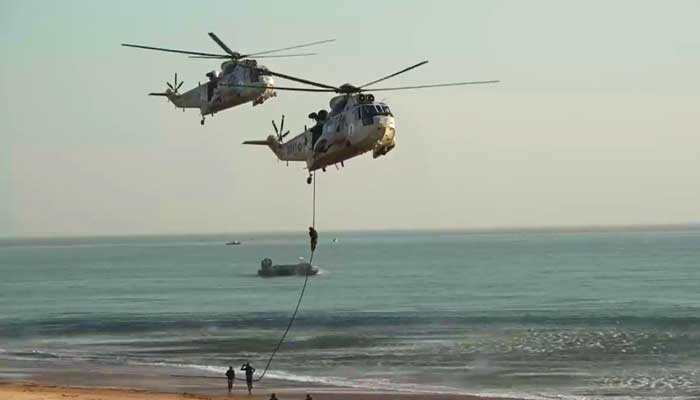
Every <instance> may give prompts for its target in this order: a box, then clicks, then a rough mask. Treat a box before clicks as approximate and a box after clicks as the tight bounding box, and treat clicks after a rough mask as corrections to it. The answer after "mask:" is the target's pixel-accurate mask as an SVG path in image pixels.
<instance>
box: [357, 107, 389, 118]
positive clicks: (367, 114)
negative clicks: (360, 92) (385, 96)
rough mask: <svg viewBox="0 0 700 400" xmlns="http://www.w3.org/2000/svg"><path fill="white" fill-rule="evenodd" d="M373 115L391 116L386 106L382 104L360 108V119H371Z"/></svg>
mask: <svg viewBox="0 0 700 400" xmlns="http://www.w3.org/2000/svg"><path fill="white" fill-rule="evenodd" d="M375 115H392V114H391V110H389V107H388V106H385V105H383V104H365V105H364V106H362V118H371V117H374V116H375Z"/></svg>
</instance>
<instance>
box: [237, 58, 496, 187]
mask: <svg viewBox="0 0 700 400" xmlns="http://www.w3.org/2000/svg"><path fill="white" fill-rule="evenodd" d="M427 63H428V61H427V60H426V61H422V62H419V63H418V64H415V65H412V66H410V67H408V68H404V69H402V70H401V71H398V72H395V73H393V74H391V75H387V76H385V77H383V78H380V79H376V80H374V81H371V82H369V83H366V84H364V85H361V86H354V85H352V84H349V83H346V84H343V85H340V86H333V85H328V84H324V83H318V82H314V81H310V80H307V79H301V78H296V77H293V76H289V75H284V74H280V73H277V72H273V71H268V73H269V74H270V75H272V76H277V77H280V78H283V79H288V80H292V81H296V82H299V83H303V84H306V85H310V86H315V88H303V87H284V86H273V87H272V89H274V90H290V91H299V92H329V93H337V94H338V95H337V96H335V97H333V98H332V99H331V100H330V112H328V111H326V110H325V109H322V110H319V111H318V112H312V113H311V114H309V115H308V117H309V118H310V119H312V120H313V121H314V122H315V124H314V126H312V127H311V128H307V127H304V131H303V132H302V133H300V134H298V135H296V136H294V137H293V138H292V139H290V140H289V141H288V142H286V143H285V142H284V138H285V137H286V136H287V135H288V134H289V131H286V132H284V116H282V121H281V124H280V128H279V129H278V127H277V124H276V123H275V121H272V126H273V128H274V130H275V134H274V135H269V136H268V137H267V139H266V140H247V141H244V142H243V144H248V145H264V146H268V147H269V148H270V149H271V150H272V152H273V153H275V155H276V156H277V158H279V159H280V160H282V161H286V162H287V163H289V161H302V162H306V167H307V169H308V171H309V176H308V178H307V179H306V183H309V184H310V183H311V181H312V175H311V172H313V171H315V170H317V169H321V170H323V171H324V172H325V171H326V167H327V166H329V165H336V167H337V164H340V165H341V166H342V167H344V166H345V164H344V161H346V160H348V159H350V158H353V157H356V156H359V155H361V154H364V153H367V152H369V151H371V152H372V157H373V158H375V159H376V158H378V157H381V156H383V155H386V154H387V153H388V152H389V151H391V150H392V149H393V148H394V147H396V141H395V136H396V121H395V117H394V114H393V113H392V111H391V109H390V108H389V106H388V105H387V104H386V103H385V102H382V101H375V97H374V95H373V94H371V93H366V92H367V91H368V90H372V91H373V92H379V91H392V90H408V89H425V88H434V87H445V86H462V85H476V84H489V83H497V82H499V81H497V80H491V81H472V82H455V83H441V84H435V85H418V86H399V87H387V88H376V89H368V87H369V86H372V85H374V84H376V83H379V82H382V81H384V80H387V79H389V78H393V77H395V76H397V75H400V74H403V73H404V72H407V71H410V70H412V69H414V68H418V67H420V66H422V65H425V64H427Z"/></svg>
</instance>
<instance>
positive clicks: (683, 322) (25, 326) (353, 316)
mask: <svg viewBox="0 0 700 400" xmlns="http://www.w3.org/2000/svg"><path fill="white" fill-rule="evenodd" d="M288 322H289V314H287V313H282V312H267V313H238V314H230V315H222V314H210V315H206V314H205V315H202V314H192V315H183V314H172V315H170V314H166V315H138V314H137V315H133V314H107V315H86V316H84V317H82V316H76V317H55V318H47V319H32V320H22V321H16V320H0V337H12V338H16V337H31V336H44V335H74V334H120V333H149V332H164V331H165V332H167V331H175V332H180V331H183V330H200V331H201V330H206V329H232V330H239V329H251V328H255V329H280V328H284V327H285V326H286V324H287V323H288ZM296 325H297V326H301V327H303V328H304V329H307V330H313V329H317V328H322V329H325V330H333V329H353V328H365V329H371V328H386V329H392V328H394V329H404V328H405V327H419V326H424V327H426V329H431V330H438V331H439V330H449V329H456V328H478V327H489V326H495V327H508V326H520V327H529V326H550V327H576V326H589V327H597V326H619V327H627V328H630V327H637V328H663V329H687V330H697V329H698V328H700V317H699V316H697V313H695V314H692V315H680V316H659V315H654V316H637V315H617V316H614V315H611V316H577V315H557V316H554V315H535V314H525V315H502V316H498V315H496V316H462V315H458V314H454V313H430V314H429V315H426V314H425V313H405V312H401V313H372V312H368V313H313V314H311V313H309V314H308V315H299V316H298V317H297V320H296Z"/></svg>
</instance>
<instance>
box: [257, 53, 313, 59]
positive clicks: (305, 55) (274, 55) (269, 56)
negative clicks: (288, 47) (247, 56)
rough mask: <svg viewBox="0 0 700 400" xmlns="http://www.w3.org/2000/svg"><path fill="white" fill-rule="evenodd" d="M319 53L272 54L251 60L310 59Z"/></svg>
mask: <svg viewBox="0 0 700 400" xmlns="http://www.w3.org/2000/svg"><path fill="white" fill-rule="evenodd" d="M316 55H318V53H295V54H271V55H268V56H255V57H251V58H284V57H308V56H316Z"/></svg>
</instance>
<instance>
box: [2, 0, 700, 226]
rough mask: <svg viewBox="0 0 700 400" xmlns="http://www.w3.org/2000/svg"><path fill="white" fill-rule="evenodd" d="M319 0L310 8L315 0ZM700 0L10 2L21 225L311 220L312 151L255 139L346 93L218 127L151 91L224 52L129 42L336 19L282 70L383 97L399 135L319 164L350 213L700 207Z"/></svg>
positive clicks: (9, 104)
mask: <svg viewBox="0 0 700 400" xmlns="http://www.w3.org/2000/svg"><path fill="white" fill-rule="evenodd" d="M300 4H303V5H300ZM698 21H700V2H698V1H653V2H652V1H527V2H525V1H453V2H448V1H444V2H442V1H419V2H409V1H393V2H389V1H387V2H384V1H382V2H379V1H343V2H339V1H338V2H336V1H319V2H310V1H305V2H291V1H284V2H282V1H279V2H266V1H250V2H238V1H237V2H232V1H206V2H165V1H162V2H155V1H153V2H152V1H138V2H136V1H118V2H115V1H110V2H107V1H55V2H50V1H8V0H0V54H2V62H0V95H1V96H2V97H1V100H2V105H1V107H0V139H1V140H0V144H1V146H0V236H44V235H91V234H128V233H185V232H229V231H258V230H264V231H274V230H303V229H304V228H305V226H307V225H308V223H309V220H310V217H311V203H310V200H311V191H310V187H309V186H307V185H306V183H305V178H306V175H305V174H306V172H305V171H304V170H303V169H302V168H303V165H302V164H297V165H290V167H285V166H284V164H282V163H278V162H277V160H276V159H275V158H274V156H273V154H272V153H271V152H269V151H268V150H267V149H264V148H249V147H243V146H241V145H240V142H241V141H242V140H244V139H260V138H264V137H265V136H267V135H268V134H269V133H270V132H271V131H272V127H271V126H270V120H271V119H273V118H275V119H278V118H279V117H280V116H281V114H283V113H284V114H286V116H287V126H289V127H290V128H291V129H292V131H293V132H294V133H297V131H299V130H301V129H303V126H304V124H309V123H310V121H309V120H308V119H306V115H307V114H308V113H309V112H311V111H315V110H318V109H319V108H322V107H327V106H328V100H329V99H330V96H328V95H327V94H315V93H311V94H294V93H289V92H284V93H279V95H278V97H277V98H274V99H271V100H269V101H268V102H267V103H265V104H264V105H262V106H257V107H255V108H253V107H251V105H250V104H246V105H244V106H241V107H238V108H234V109H231V110H228V111H224V112H222V113H220V114H217V115H216V116H215V117H214V118H209V119H208V120H207V124H206V125H205V126H204V127H201V126H200V125H199V113H198V111H196V110H188V111H187V112H185V113H183V112H181V111H178V110H175V109H174V108H173V107H172V105H170V104H168V103H166V102H165V101H164V100H163V99H161V98H153V97H148V96H146V94H147V93H148V92H150V91H156V90H158V91H160V90H162V89H164V85H165V81H166V80H169V79H172V74H173V73H174V72H175V71H177V72H178V73H179V76H180V77H181V78H182V79H183V80H184V81H185V85H184V87H183V88H184V89H189V88H190V87H191V86H192V85H193V84H196V83H197V81H204V80H206V78H205V76H204V74H205V73H206V72H207V71H210V70H213V69H216V68H217V67H218V64H217V63H216V62H211V61H208V60H193V59H189V58H187V57H186V56H181V55H175V54H166V53H157V52H147V51H140V50H136V49H127V48H123V47H120V46H119V44H120V43H122V42H128V43H142V44H150V45H156V46H164V47H174V48H183V49H191V50H201V51H217V52H218V51H219V49H218V48H217V47H216V44H215V43H213V42H212V41H211V40H210V39H209V38H208V37H207V32H209V31H213V32H216V33H217V34H218V35H219V36H220V37H221V38H222V39H223V40H224V41H225V42H226V43H227V44H228V45H229V46H230V47H231V48H233V49H236V50H239V51H241V52H247V51H255V50H265V49H269V48H275V47H282V46H286V45H292V44H296V43H303V42H308V41H314V40H321V39H326V38H336V39H337V42H335V43H332V44H328V45H323V46H319V47H317V48H315V50H316V51H318V52H320V53H321V55H320V56H315V57H307V58H290V59H270V60H266V61H265V62H264V64H265V65H267V66H268V67H269V68H270V69H273V70H277V71H280V72H286V73H289V74H292V75H298V76H302V77H308V78H311V79H314V80H317V81H321V82H328V83H335V84H341V83H343V82H353V83H356V84H359V83H363V82H366V81H370V80H372V79H374V78H377V77H380V76H383V75H386V74H388V73H391V72H394V71H396V70H399V69H401V68H403V67H405V66H408V65H411V64H413V63H416V62H418V61H421V60H424V59H428V60H430V63H429V64H428V65H426V66H424V67H421V68H419V69H417V70H414V71H411V72H410V73H407V74H405V75H402V76H401V77H399V78H396V79H394V80H392V81H390V83H391V84H392V85H399V84H423V83H441V82H449V81H460V80H490V79H500V80H502V83H500V84H497V85H490V86H487V85H484V86H471V87H461V88H460V87H458V88H441V89H433V90H424V91H405V92H393V93H387V94H386V96H385V95H384V94H382V95H381V96H379V97H380V98H384V97H386V100H387V101H388V103H389V104H390V106H391V107H392V109H393V111H394V114H395V116H396V118H397V147H396V148H395V149H394V150H393V151H392V152H391V153H389V154H388V156H386V157H383V158H379V159H377V160H373V159H372V158H371V155H370V154H367V155H365V156H361V157H359V158H356V159H353V160H351V161H349V162H347V163H346V167H345V169H343V170H341V171H336V170H335V169H334V168H331V169H329V170H328V172H327V173H325V174H319V175H318V187H317V189H318V201H319V204H318V224H319V227H320V229H321V230H329V229H339V230H342V229H382V228H398V229H410V228H480V227H508V226H551V225H597V224H606V225H607V224H653V223H685V222H700V23H698Z"/></svg>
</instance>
